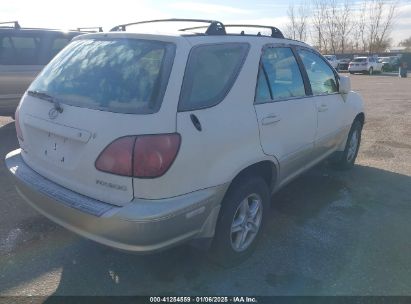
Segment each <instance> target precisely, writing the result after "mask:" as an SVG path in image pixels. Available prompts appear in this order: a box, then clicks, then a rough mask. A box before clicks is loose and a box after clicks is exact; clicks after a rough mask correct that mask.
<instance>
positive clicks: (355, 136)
mask: <svg viewBox="0 0 411 304" xmlns="http://www.w3.org/2000/svg"><path fill="white" fill-rule="evenodd" d="M361 131H362V124H361V122H360V121H359V120H355V121H354V122H353V124H352V125H351V129H350V132H349V133H348V138H347V142H346V144H345V148H344V152H342V153H340V155H339V156H338V157H336V159H334V161H333V165H334V167H335V168H336V169H340V170H348V169H351V168H352V167H353V166H354V163H355V159H356V158H357V154H358V150H359V148H360V143H361Z"/></svg>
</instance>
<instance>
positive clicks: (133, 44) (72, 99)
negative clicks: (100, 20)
mask: <svg viewBox="0 0 411 304" xmlns="http://www.w3.org/2000/svg"><path fill="white" fill-rule="evenodd" d="M174 53H175V46H174V44H171V43H166V42H160V41H151V40H137V39H126V38H119V39H80V40H77V41H73V42H72V43H71V44H70V45H69V46H68V47H67V48H65V49H64V50H63V51H62V52H60V53H59V54H58V55H57V56H56V57H55V58H54V59H53V60H52V61H51V62H50V64H48V65H47V67H46V68H45V69H44V70H43V72H42V73H41V74H40V76H39V77H38V78H37V79H36V80H35V81H34V82H33V83H32V85H31V86H30V88H29V90H33V91H41V92H47V94H49V95H52V96H53V97H55V98H56V99H58V100H59V101H60V102H62V103H65V104H69V105H72V106H78V107H84V108H90V109H97V110H102V111H109V112H117V113H131V114H144V113H154V112H157V111H158V110H159V108H160V106H161V102H162V98H163V95H164V92H165V88H166V85H167V82H168V77H169V74H170V71H171V67H172V62H173V59H174Z"/></svg>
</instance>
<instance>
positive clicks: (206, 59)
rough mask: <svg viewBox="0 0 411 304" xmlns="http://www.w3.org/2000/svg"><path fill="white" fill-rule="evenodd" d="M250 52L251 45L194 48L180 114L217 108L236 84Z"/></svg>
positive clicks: (188, 66)
mask: <svg viewBox="0 0 411 304" xmlns="http://www.w3.org/2000/svg"><path fill="white" fill-rule="evenodd" d="M247 52H248V45H247V44H242V43H241V44H240V43H230V44H224V45H223V44H219V45H203V46H199V47H195V48H194V49H193V50H192V51H191V54H190V57H189V60H188V63H187V68H186V72H185V75H184V81H183V86H182V92H181V97H180V103H179V110H180V111H187V110H195V109H201V108H207V107H211V106H214V105H216V104H218V103H219V102H220V101H221V100H222V99H223V98H224V97H225V96H226V94H227V93H228V91H229V90H230V89H231V87H232V85H233V84H234V81H235V79H236V77H237V74H238V72H239V71H240V69H241V66H242V63H243V61H244V59H245V56H246V55H247Z"/></svg>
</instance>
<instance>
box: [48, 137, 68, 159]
mask: <svg viewBox="0 0 411 304" xmlns="http://www.w3.org/2000/svg"><path fill="white" fill-rule="evenodd" d="M68 141H69V139H67V138H66V137H62V136H59V135H56V134H53V133H48V135H47V137H46V140H45V144H44V152H43V154H44V158H46V159H47V160H49V161H51V162H54V163H60V164H62V165H64V164H65V163H66V162H67V159H66V157H67V153H66V152H67V149H66V145H67V144H68Z"/></svg>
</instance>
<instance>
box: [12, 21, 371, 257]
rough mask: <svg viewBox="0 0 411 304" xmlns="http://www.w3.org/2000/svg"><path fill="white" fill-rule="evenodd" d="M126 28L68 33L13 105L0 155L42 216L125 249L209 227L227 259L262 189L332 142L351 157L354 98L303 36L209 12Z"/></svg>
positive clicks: (252, 234) (239, 245)
mask: <svg viewBox="0 0 411 304" xmlns="http://www.w3.org/2000/svg"><path fill="white" fill-rule="evenodd" d="M177 20H178V21H179V20H180V19H171V20H168V21H177ZM196 21H200V20H196ZM190 22H193V20H190ZM203 22H206V21H203ZM126 27H127V28H128V27H129V25H121V26H119V27H116V28H115V30H117V31H114V32H109V33H103V34H89V35H84V36H80V37H76V38H75V39H74V41H73V42H72V43H71V44H69V45H68V46H67V47H66V48H65V49H64V50H63V51H62V52H61V53H60V54H59V55H58V56H57V57H56V58H54V59H53V61H52V62H51V63H50V64H49V65H48V66H47V67H46V68H45V69H44V70H43V71H42V73H41V74H40V75H39V77H38V78H37V79H36V80H35V81H34V82H33V83H32V85H31V86H30V88H29V89H28V91H27V92H26V94H25V95H24V97H23V98H22V101H21V103H20V105H19V107H18V110H17V112H16V118H17V121H16V130H17V136H18V139H19V144H20V147H21V149H18V150H16V151H13V152H10V153H9V154H8V155H7V157H6V164H7V166H8V168H9V171H10V172H11V173H12V175H13V176H14V177H15V181H16V184H17V191H18V192H19V194H20V195H21V196H22V197H23V198H24V199H25V200H26V201H27V203H28V204H30V205H31V206H32V207H34V208H35V209H36V210H38V211H39V212H40V213H42V214H44V215H45V216H46V217H48V218H50V219H51V220H53V221H55V222H56V223H58V224H60V225H62V226H64V227H66V228H67V229H70V230H72V231H74V232H76V233H78V234H80V235H82V236H85V237H87V238H89V239H92V240H94V241H97V242H99V243H102V244H106V245H108V246H112V247H115V248H119V249H123V250H129V251H138V252H151V251H155V250H158V249H163V248H166V247H169V246H172V245H175V244H178V243H181V242H183V241H187V240H192V239H203V240H212V243H211V252H212V253H213V255H214V256H216V257H219V258H220V261H222V262H224V263H228V264H231V263H235V262H238V261H240V260H242V259H243V258H244V257H246V256H247V255H248V254H249V253H250V252H251V251H252V249H253V248H254V247H255V244H256V240H257V239H258V237H259V236H260V235H261V230H262V226H263V223H264V221H265V220H266V217H267V214H268V212H267V210H268V208H269V203H270V196H271V194H272V193H274V192H275V191H277V190H278V189H279V188H281V187H282V186H284V185H285V184H287V183H288V182H289V181H291V180H292V179H293V178H295V177H296V176H298V175H299V174H301V173H302V172H304V171H306V170H307V169H309V168H310V167H312V166H314V165H315V164H317V163H319V162H320V161H322V160H324V159H325V158H327V157H329V156H331V155H333V159H334V162H335V163H336V164H337V165H338V166H339V167H342V168H350V167H352V166H353V163H354V161H355V158H356V155H357V152H358V148H359V144H360V137H361V129H362V126H363V123H364V108H363V103H362V99H361V97H360V96H359V95H358V94H357V93H354V92H351V91H350V83H349V78H347V77H343V76H339V75H338V74H337V73H336V72H335V70H334V69H332V68H331V66H330V65H329V63H328V62H327V60H326V59H324V58H323V57H322V56H321V55H320V54H318V53H317V52H316V51H315V50H314V49H312V48H311V47H309V46H308V45H306V44H304V43H302V42H298V41H294V40H288V39H284V38H283V36H282V34H281V32H280V31H279V30H278V29H276V28H270V29H271V31H272V34H271V35H270V36H263V35H261V33H259V34H258V35H251V34H246V33H245V32H244V31H241V34H227V32H226V28H230V27H232V28H237V27H235V26H233V25H226V26H224V25H223V24H222V23H221V22H216V21H210V25H209V26H208V27H206V28H207V30H206V32H205V33H199V30H200V29H201V28H200V27H194V28H184V29H183V31H180V32H178V33H177V34H167V35H159V34H147V33H129V32H123V31H124V30H125V29H126ZM243 27H244V28H248V27H246V26H243ZM252 27H256V26H252ZM137 28H138V27H137ZM120 30H121V32H119V31H120Z"/></svg>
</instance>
